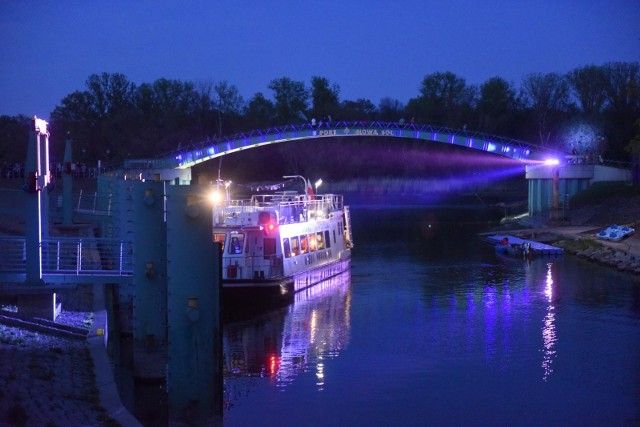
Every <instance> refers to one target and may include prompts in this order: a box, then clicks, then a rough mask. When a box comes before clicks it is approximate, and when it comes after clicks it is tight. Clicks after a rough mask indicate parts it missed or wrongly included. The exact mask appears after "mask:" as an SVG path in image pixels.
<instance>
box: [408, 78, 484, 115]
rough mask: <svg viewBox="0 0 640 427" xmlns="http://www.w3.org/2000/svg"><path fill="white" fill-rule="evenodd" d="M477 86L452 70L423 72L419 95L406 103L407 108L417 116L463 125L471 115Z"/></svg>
mask: <svg viewBox="0 0 640 427" xmlns="http://www.w3.org/2000/svg"><path fill="white" fill-rule="evenodd" d="M475 98H476V89H475V88H474V87H468V86H467V85H466V83H465V80H464V79H463V78H460V77H458V76H456V75H455V74H454V73H451V72H448V71H447V72H444V73H442V72H438V73H433V74H430V75H428V76H426V77H425V78H424V79H423V80H422V85H421V86H420V95H419V96H418V97H417V98H412V99H410V100H409V103H408V104H407V112H408V113H409V114H411V115H412V116H415V117H416V120H419V121H421V122H425V123H433V124H439V125H445V126H450V127H462V126H463V125H464V124H465V123H466V122H467V119H469V118H470V115H471V111H472V110H473V105H474V102H475Z"/></svg>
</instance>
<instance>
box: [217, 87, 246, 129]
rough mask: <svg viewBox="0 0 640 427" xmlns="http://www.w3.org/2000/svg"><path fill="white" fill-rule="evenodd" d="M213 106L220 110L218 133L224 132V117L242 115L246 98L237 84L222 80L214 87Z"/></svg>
mask: <svg viewBox="0 0 640 427" xmlns="http://www.w3.org/2000/svg"><path fill="white" fill-rule="evenodd" d="M213 93H214V96H213V106H214V107H215V108H216V110H217V111H218V135H219V136H221V135H222V134H223V133H222V118H223V117H224V116H230V115H240V114H241V112H242V107H243V106H244V100H243V99H242V96H241V95H240V92H239V91H238V88H237V87H236V86H235V85H232V84H229V82H227V81H226V80H222V81H220V82H218V83H216V84H215V86H214V87H213Z"/></svg>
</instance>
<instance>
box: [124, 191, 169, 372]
mask: <svg viewBox="0 0 640 427" xmlns="http://www.w3.org/2000/svg"><path fill="white" fill-rule="evenodd" d="M132 186H133V189H132V193H131V195H132V203H131V209H132V211H133V212H132V216H133V223H134V224H135V227H134V230H135V231H134V233H133V247H134V248H135V253H134V263H135V265H134V275H133V289H134V293H133V339H134V353H133V375H134V376H135V377H137V378H146V379H151V378H164V376H165V373H164V372H165V368H166V357H165V355H166V349H167V347H166V344H167V260H166V246H167V236H166V227H165V222H164V183H163V182H152V181H146V182H142V181H133V182H132Z"/></svg>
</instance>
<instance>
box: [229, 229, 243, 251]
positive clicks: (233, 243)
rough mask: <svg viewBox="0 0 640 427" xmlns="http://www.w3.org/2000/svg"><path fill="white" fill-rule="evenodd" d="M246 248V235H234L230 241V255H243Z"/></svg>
mask: <svg viewBox="0 0 640 427" xmlns="http://www.w3.org/2000/svg"><path fill="white" fill-rule="evenodd" d="M243 246H244V233H237V234H232V235H231V239H230V240H229V253H230V254H241V253H242V248H243Z"/></svg>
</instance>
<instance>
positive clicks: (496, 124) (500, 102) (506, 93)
mask: <svg viewBox="0 0 640 427" xmlns="http://www.w3.org/2000/svg"><path fill="white" fill-rule="evenodd" d="M516 106H517V102H516V95H515V90H514V89H513V87H512V86H511V85H510V84H509V82H507V81H506V80H504V79H503V78H501V77H492V78H490V79H489V80H487V81H485V82H484V83H482V84H481V85H480V98H479V99H478V103H477V107H476V108H477V112H478V119H479V130H481V131H483V132H489V133H494V134H495V133H507V132H508V129H509V126H510V124H511V123H512V116H513V112H514V110H515V109H516Z"/></svg>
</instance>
